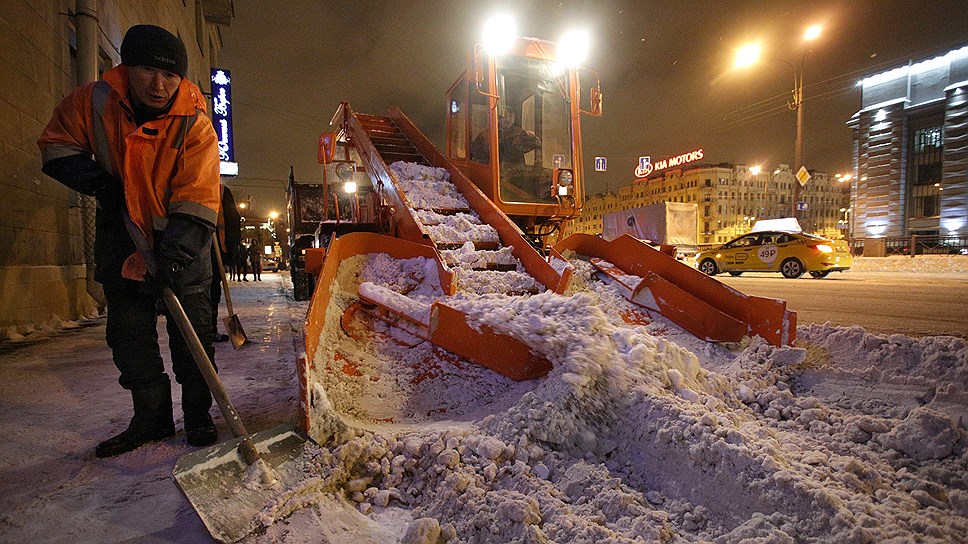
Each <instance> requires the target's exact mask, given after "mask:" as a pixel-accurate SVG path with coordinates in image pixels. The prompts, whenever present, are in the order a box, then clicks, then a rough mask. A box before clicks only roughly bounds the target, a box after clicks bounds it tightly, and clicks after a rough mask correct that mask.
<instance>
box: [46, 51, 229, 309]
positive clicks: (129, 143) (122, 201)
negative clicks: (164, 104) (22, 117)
mask: <svg viewBox="0 0 968 544" xmlns="http://www.w3.org/2000/svg"><path fill="white" fill-rule="evenodd" d="M129 96H130V95H129V91H128V70H127V67H126V66H124V65H121V66H118V67H116V68H114V69H113V70H110V71H108V72H107V73H105V74H104V78H103V80H101V81H96V82H93V83H88V84H85V85H83V86H81V87H78V88H77V89H75V90H74V91H73V92H72V93H71V94H69V95H68V96H67V97H66V98H64V100H63V101H62V102H61V103H60V104H59V105H58V106H57V108H56V109H55V110H54V114H53V117H52V118H51V120H50V122H49V123H48V124H47V127H46V129H45V130H44V133H43V135H42V136H41V138H40V140H39V141H38V145H39V146H40V149H41V154H42V158H43V162H44V168H43V170H44V172H45V173H47V174H48V175H50V176H51V177H54V178H55V179H57V180H58V181H60V182H61V183H63V184H64V185H67V186H68V187H70V188H72V189H75V190H77V191H79V192H81V193H84V194H88V195H94V196H96V197H97V199H98V214H97V240H96V242H95V261H96V263H97V271H96V273H95V279H96V280H97V281H99V282H100V283H102V284H104V283H106V282H121V281H122V280H121V277H122V269H123V271H124V273H123V276H124V277H125V278H126V279H142V278H143V272H144V271H145V269H147V271H148V272H149V273H150V272H152V271H153V268H154V266H155V262H157V261H159V260H167V261H166V262H175V263H177V264H179V265H180V266H181V268H182V270H183V271H184V273H183V276H182V281H183V283H184V284H185V285H184V287H185V289H186V290H185V291H184V292H195V291H197V290H200V288H201V287H203V286H205V287H206V288H207V282H208V281H209V278H210V277H211V270H212V263H211V260H210V245H211V239H212V232H213V231H214V229H215V224H216V220H217V217H218V210H219V205H220V196H221V195H220V194H219V157H218V147H217V138H216V135H215V130H214V128H213V127H212V123H211V121H210V120H209V119H208V117H206V116H205V100H204V96H203V95H202V93H201V91H200V90H199V89H198V87H197V86H195V85H194V84H193V83H192V82H190V81H189V80H187V79H184V78H183V79H182V81H181V83H180V84H179V87H178V91H177V94H176V96H175V98H174V100H173V101H172V104H171V106H170V108H169V109H168V111H167V112H165V113H163V114H161V115H160V116H158V117H154V118H148V119H147V120H145V121H144V122H143V123H142V124H140V125H139V124H138V122H137V121H136V117H137V116H136V114H135V108H134V107H133V105H132V102H131V99H130V98H129ZM139 270H140V272H141V274H139ZM139 275H140V276H141V277H139Z"/></svg>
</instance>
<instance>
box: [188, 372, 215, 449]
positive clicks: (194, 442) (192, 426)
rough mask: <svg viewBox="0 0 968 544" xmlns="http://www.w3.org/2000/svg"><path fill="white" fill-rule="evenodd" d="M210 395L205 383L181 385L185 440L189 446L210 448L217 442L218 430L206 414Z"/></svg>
mask: <svg viewBox="0 0 968 544" xmlns="http://www.w3.org/2000/svg"><path fill="white" fill-rule="evenodd" d="M211 407H212V393H211V392H210V391H209V390H208V386H207V385H206V384H205V382H201V383H186V384H182V410H183V411H184V412H185V438H186V440H187V441H188V444H189V445H190V446H210V445H212V444H214V443H215V441H216V440H218V429H217V428H216V427H215V422H214V421H212V416H211V414H209V413H208V411H209V409H210V408H211Z"/></svg>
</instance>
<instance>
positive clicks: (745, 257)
mask: <svg viewBox="0 0 968 544" xmlns="http://www.w3.org/2000/svg"><path fill="white" fill-rule="evenodd" d="M852 264H853V257H852V256H851V254H850V246H848V245H847V242H846V241H844V240H831V239H829V238H823V237H820V236H814V235H812V234H806V233H803V232H782V231H763V232H752V233H750V234H746V235H744V236H740V237H739V238H736V239H735V240H732V241H730V242H726V243H725V244H723V245H721V246H719V247H716V248H713V249H707V250H706V251H701V252H699V253H698V254H696V266H697V268H699V270H700V271H701V272H703V273H705V274H708V275H710V276H714V275H716V274H719V273H720V272H729V273H730V274H732V275H733V276H739V275H740V274H742V273H743V272H780V273H781V274H783V276H784V277H787V278H799V277H800V276H802V275H803V274H804V273H805V272H809V273H810V275H811V276H813V277H815V278H823V277H826V276H827V274H829V273H831V272H835V271H836V272H843V271H845V270H848V269H850V266H851V265H852Z"/></svg>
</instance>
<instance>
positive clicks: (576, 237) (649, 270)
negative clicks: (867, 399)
mask: <svg viewBox="0 0 968 544" xmlns="http://www.w3.org/2000/svg"><path fill="white" fill-rule="evenodd" d="M554 250H555V251H556V252H557V253H562V252H564V251H568V250H570V251H574V252H575V253H578V254H580V255H584V256H587V257H592V258H599V259H602V260H604V261H607V262H608V263H611V264H612V265H614V266H615V267H617V268H618V269H619V270H620V271H621V272H622V273H624V274H626V275H631V276H638V277H640V278H642V280H641V282H637V283H636V284H635V285H627V287H628V288H629V290H630V292H629V299H630V300H632V302H635V303H636V304H639V305H641V306H644V307H646V308H650V309H652V310H655V311H658V312H659V313H661V314H662V315H663V316H665V317H667V318H668V319H670V320H671V321H673V322H674V323H676V324H677V325H679V326H681V327H682V328H684V329H686V330H687V331H689V332H690V333H692V334H694V335H695V336H697V337H698V338H703V339H706V340H711V341H717V342H735V341H738V340H740V339H741V338H742V337H743V336H746V335H749V336H755V335H759V336H762V337H763V338H764V339H765V340H766V341H767V342H769V343H771V344H773V345H776V346H782V345H793V344H794V343H795V341H796V325H797V321H796V315H797V314H796V313H795V312H792V311H790V310H787V308H786V302H785V301H782V300H777V299H772V298H764V297H755V296H748V295H744V294H743V293H740V292H739V291H737V290H735V289H733V288H731V287H729V286H727V285H724V284H723V283H721V282H719V281H718V280H716V279H715V278H711V277H709V276H707V275H705V274H703V273H702V272H699V271H698V270H696V269H694V268H692V267H691V266H688V265H686V264H683V263H681V262H679V261H677V260H676V259H674V258H673V257H670V256H669V255H666V254H665V253H662V252H660V251H658V250H656V249H653V248H652V247H650V246H649V245H648V244H645V243H643V242H641V241H640V240H637V239H636V238H634V237H632V236H629V235H628V234H623V235H622V236H620V237H618V238H616V239H615V240H612V241H611V242H608V241H605V240H604V239H602V238H600V237H598V236H591V235H588V234H573V235H571V236H569V237H568V238H565V239H564V240H562V241H561V242H559V243H558V244H556V245H555V246H554ZM597 266H598V267H599V269H600V270H602V271H603V272H605V273H606V274H609V270H608V268H609V267H608V266H607V265H606V264H605V263H601V262H599V263H598V264H597ZM609 275H612V276H615V277H618V278H620V279H619V281H620V282H621V276H620V274H617V273H613V274H609Z"/></svg>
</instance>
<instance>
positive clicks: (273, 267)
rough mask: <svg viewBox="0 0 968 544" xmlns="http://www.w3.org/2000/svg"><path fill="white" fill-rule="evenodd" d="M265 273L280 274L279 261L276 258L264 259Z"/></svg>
mask: <svg viewBox="0 0 968 544" xmlns="http://www.w3.org/2000/svg"><path fill="white" fill-rule="evenodd" d="M262 271H263V272H278V271H279V261H278V260H277V259H276V258H274V257H262Z"/></svg>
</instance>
